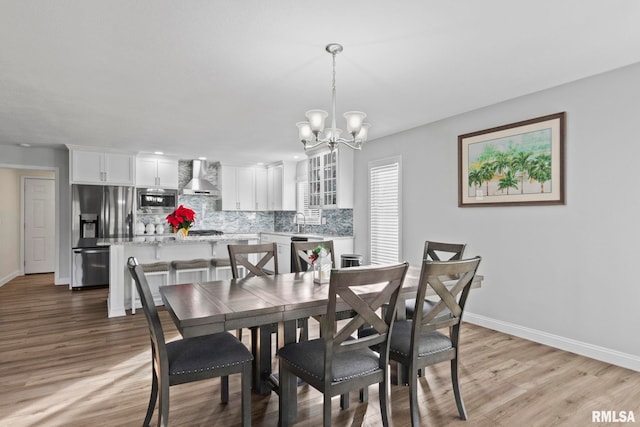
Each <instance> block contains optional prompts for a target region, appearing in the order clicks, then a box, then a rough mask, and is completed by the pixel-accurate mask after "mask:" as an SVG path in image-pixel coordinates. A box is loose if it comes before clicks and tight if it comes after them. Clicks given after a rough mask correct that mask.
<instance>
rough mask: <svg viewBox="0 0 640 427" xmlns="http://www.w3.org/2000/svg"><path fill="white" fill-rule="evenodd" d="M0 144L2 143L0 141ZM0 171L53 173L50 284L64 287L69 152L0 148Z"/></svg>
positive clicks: (68, 231) (68, 254)
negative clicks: (54, 244) (54, 247)
mask: <svg viewBox="0 0 640 427" xmlns="http://www.w3.org/2000/svg"><path fill="white" fill-rule="evenodd" d="M1 143H3V141H0V144H1ZM0 168H19V169H34V170H48V171H52V172H53V173H54V174H55V179H56V207H57V209H58V212H57V216H56V223H57V224H56V227H57V230H56V235H57V240H58V246H57V248H58V249H57V256H58V262H57V265H56V271H55V277H54V281H55V283H56V284H68V283H69V278H70V274H71V242H70V238H71V228H70V225H71V219H70V218H71V198H70V188H71V187H70V186H69V151H68V150H67V148H66V147H62V148H60V149H54V148H44V147H42V148H41V147H20V146H17V145H2V156H1V157H0ZM18 215H19V211H18ZM18 247H19V244H18Z"/></svg>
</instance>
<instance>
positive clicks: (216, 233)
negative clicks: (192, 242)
mask: <svg viewBox="0 0 640 427" xmlns="http://www.w3.org/2000/svg"><path fill="white" fill-rule="evenodd" d="M223 234H224V232H222V231H220V230H190V231H189V235H190V236H222V235H223Z"/></svg>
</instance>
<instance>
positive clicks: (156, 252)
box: [98, 233, 260, 317]
mask: <svg viewBox="0 0 640 427" xmlns="http://www.w3.org/2000/svg"><path fill="white" fill-rule="evenodd" d="M259 239H260V236H259V234H257V233H247V234H241V233H229V234H224V235H217V236H189V237H187V238H186V239H184V240H181V239H176V238H175V235H173V234H170V235H168V234H167V235H150V236H137V237H133V238H120V239H103V240H101V241H99V242H98V245H103V246H109V247H110V252H109V260H110V269H109V296H108V299H107V310H108V315H109V317H118V316H124V315H126V311H125V310H126V309H128V308H131V303H130V301H131V276H130V275H129V271H128V269H127V259H128V258H129V257H132V256H133V257H135V258H136V259H137V260H138V262H139V263H140V264H146V263H152V262H160V261H164V262H171V261H178V260H191V259H197V258H205V259H211V258H228V256H229V254H228V252H227V245H228V244H235V243H257V242H258V241H259Z"/></svg>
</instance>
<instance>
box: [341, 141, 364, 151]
mask: <svg viewBox="0 0 640 427" xmlns="http://www.w3.org/2000/svg"><path fill="white" fill-rule="evenodd" d="M338 142H340V143H342V144H344V145H346V146H347V147H349V148H351V149H352V150H362V143H361V142H357V141H346V140H343V141H338Z"/></svg>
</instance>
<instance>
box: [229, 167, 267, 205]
mask: <svg viewBox="0 0 640 427" xmlns="http://www.w3.org/2000/svg"><path fill="white" fill-rule="evenodd" d="M220 172H221V173H220V187H221V196H222V210H223V211H255V210H258V209H257V208H258V206H257V204H256V190H255V189H256V182H255V180H256V178H255V177H256V174H255V168H253V167H244V166H226V165H222V166H221V170H220Z"/></svg>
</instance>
